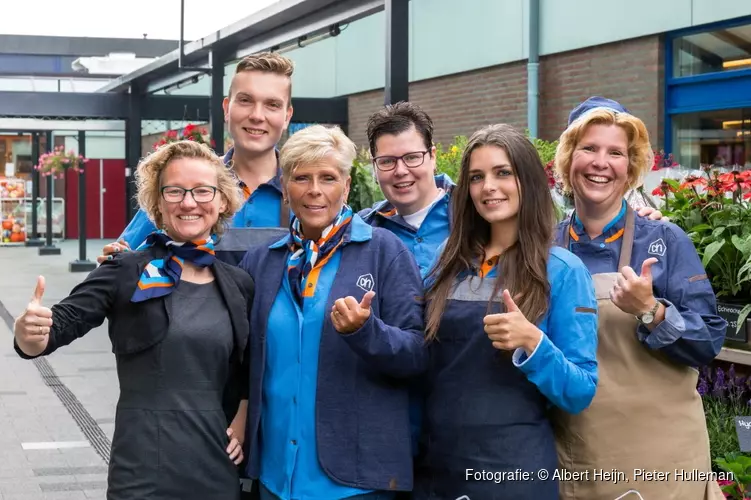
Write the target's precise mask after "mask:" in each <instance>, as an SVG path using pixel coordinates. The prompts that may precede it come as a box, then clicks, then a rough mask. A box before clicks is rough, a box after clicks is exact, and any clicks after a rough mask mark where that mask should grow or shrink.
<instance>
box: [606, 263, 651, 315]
mask: <svg viewBox="0 0 751 500" xmlns="http://www.w3.org/2000/svg"><path fill="white" fill-rule="evenodd" d="M656 262H658V260H657V259H656V258H654V257H650V258H649V259H647V260H645V261H644V262H643V263H642V265H641V275H640V276H638V275H637V274H636V272H634V270H633V269H631V268H630V267H629V266H626V267H624V268H623V269H621V272H620V273H618V277H617V278H616V283H615V285H613V288H612V289H611V290H610V300H612V301H613V303H614V304H615V305H616V306H618V308H620V309H621V310H622V311H623V312H625V313H628V314H633V315H635V316H638V315H641V314H644V313H645V312H647V311H650V310H651V309H652V308H653V307H654V305H655V303H656V302H657V299H655V297H654V294H653V292H652V266H653V265H654V264H655V263H656Z"/></svg>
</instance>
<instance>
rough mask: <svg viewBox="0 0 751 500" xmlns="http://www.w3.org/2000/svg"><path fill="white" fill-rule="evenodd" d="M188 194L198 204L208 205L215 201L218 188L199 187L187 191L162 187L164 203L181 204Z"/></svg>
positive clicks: (172, 187)
mask: <svg viewBox="0 0 751 500" xmlns="http://www.w3.org/2000/svg"><path fill="white" fill-rule="evenodd" d="M187 193H190V195H191V196H192V197H193V199H194V200H195V202H196V203H208V202H210V201H214V197H215V196H216V187H214V186H197V187H194V188H193V189H185V188H181V187H179V186H163V187H162V198H164V201H166V202H167V203H180V202H182V201H183V200H184V199H185V195H186V194H187Z"/></svg>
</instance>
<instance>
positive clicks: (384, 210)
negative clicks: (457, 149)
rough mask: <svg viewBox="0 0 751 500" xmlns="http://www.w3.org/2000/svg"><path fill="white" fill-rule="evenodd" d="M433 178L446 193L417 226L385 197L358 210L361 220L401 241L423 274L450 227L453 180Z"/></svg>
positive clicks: (427, 269) (426, 271)
mask: <svg viewBox="0 0 751 500" xmlns="http://www.w3.org/2000/svg"><path fill="white" fill-rule="evenodd" d="M435 180H436V185H437V186H438V187H439V188H442V189H443V190H444V191H446V193H445V194H444V195H443V196H442V197H441V198H440V199H439V200H438V201H436V202H434V203H433V205H432V206H431V207H430V209H429V211H428V215H427V216H426V217H425V220H423V222H422V224H421V225H420V227H419V228H415V227H413V226H411V225H410V224H409V223H407V221H405V220H404V218H403V217H402V216H401V215H399V214H397V213H396V209H395V208H394V206H393V205H392V204H391V203H389V202H388V200H384V201H380V202H378V203H376V204H375V205H373V207H372V208H368V209H365V210H362V211H361V212H360V216H361V217H362V218H363V220H365V222H367V223H368V224H370V225H371V226H374V227H382V228H384V229H388V230H389V231H391V232H392V233H394V234H395V235H397V236H398V237H399V239H400V240H402V243H404V244H405V245H406V246H407V248H408V249H409V251H410V252H411V253H412V255H414V257H415V260H416V261H417V265H418V267H419V268H420V274H422V276H423V277H425V275H426V274H427V273H428V271H429V269H430V265H431V263H432V262H433V258H434V257H435V254H436V251H437V250H438V247H439V246H440V245H441V244H442V243H443V242H444V241H445V240H446V238H447V237H448V235H449V230H450V228H451V227H450V222H451V213H450V211H449V206H450V201H451V191H452V190H453V188H454V183H453V182H452V181H451V178H450V177H448V176H447V175H446V174H441V175H437V176H436V177H435Z"/></svg>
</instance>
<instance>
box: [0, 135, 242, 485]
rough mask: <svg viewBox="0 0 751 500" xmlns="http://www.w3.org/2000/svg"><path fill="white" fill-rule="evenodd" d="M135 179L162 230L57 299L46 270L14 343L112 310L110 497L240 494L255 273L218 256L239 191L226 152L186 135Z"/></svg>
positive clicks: (51, 347) (23, 349)
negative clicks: (115, 388)
mask: <svg viewBox="0 0 751 500" xmlns="http://www.w3.org/2000/svg"><path fill="white" fill-rule="evenodd" d="M136 178H137V182H138V201H139V204H140V205H141V208H143V209H144V211H146V212H147V213H148V214H149V216H150V217H151V218H152V220H153V221H154V223H155V225H156V226H157V227H159V228H161V229H160V230H159V231H157V232H154V233H152V234H151V235H149V237H148V238H147V239H146V242H145V243H144V244H142V245H141V246H140V247H139V248H138V249H137V250H136V251H134V252H127V253H122V254H118V255H116V256H115V257H114V259H112V260H107V261H105V262H103V263H102V265H101V266H100V267H99V268H98V269H96V270H94V271H93V272H92V273H91V274H89V276H88V277H87V278H86V279H85V280H84V281H83V282H82V283H80V284H79V285H77V286H76V287H75V288H74V289H73V291H72V292H71V294H70V295H69V296H68V297H66V298H65V299H63V300H62V301H61V302H60V303H58V304H56V305H54V306H52V308H51V309H48V308H47V307H45V306H43V305H42V295H43V293H44V286H45V285H44V278H43V277H41V276H40V277H39V280H38V282H37V286H36V290H35V292H34V295H33V297H32V299H31V301H30V303H29V305H28V307H27V308H26V310H25V311H24V313H23V314H22V315H21V316H19V317H18V318H17V319H16V322H15V327H14V332H15V348H16V351H17V353H18V354H19V355H20V356H21V357H23V358H25V359H32V358H35V357H38V356H46V355H49V354H52V353H53V352H55V351H56V350H57V349H59V348H60V347H63V346H66V345H68V344H70V343H71V342H73V341H74V340H76V339H77V338H79V337H82V336H83V335H85V334H86V333H88V332H89V331H90V330H92V329H93V328H96V327H98V326H99V325H101V324H102V323H103V322H104V320H105V319H107V320H108V327H109V336H110V339H111V341H112V347H113V352H114V354H115V359H116V361H117V373H118V381H119V384H120V398H119V400H118V404H117V413H116V417H115V433H114V437H113V440H112V450H111V454H110V463H109V476H108V489H107V499H108V500H142V499H144V498H149V499H154V500H158V499H164V500H166V499H178V498H179V499H182V500H191V499H194V500H214V499H215V500H227V499H237V498H239V495H240V488H239V475H238V469H237V465H238V464H239V463H240V462H242V460H243V452H242V443H243V440H244V435H245V418H246V412H247V399H248V394H247V393H248V389H247V386H248V383H247V380H248V372H249V367H248V366H247V363H248V357H249V352H248V346H249V345H250V344H249V342H248V337H249V324H248V312H249V308H250V304H251V303H252V300H253V296H254V284H253V281H252V279H251V278H250V276H248V275H247V274H246V273H245V272H243V271H242V270H240V269H238V268H236V267H232V266H230V265H229V264H225V263H223V262H221V261H218V260H217V259H216V258H215V255H214V242H215V238H216V235H218V234H220V233H221V232H222V229H223V226H224V225H225V224H226V222H227V221H228V220H230V219H231V218H232V216H233V215H234V213H235V212H236V211H237V209H238V207H239V205H240V195H239V191H238V188H237V185H236V183H235V182H234V180H233V179H232V178H231V177H230V174H229V172H228V171H227V169H226V167H224V165H223V164H222V161H221V159H219V158H218V157H217V156H216V155H215V154H214V153H213V152H212V151H211V150H210V149H209V148H208V147H206V146H204V145H201V144H198V143H195V142H191V141H181V142H176V143H172V144H168V145H165V146H163V147H161V148H160V149H158V150H157V151H155V152H154V153H152V154H151V155H149V156H148V157H147V158H146V159H144V160H143V161H142V162H141V164H140V165H139V166H138V170H137V173H136Z"/></svg>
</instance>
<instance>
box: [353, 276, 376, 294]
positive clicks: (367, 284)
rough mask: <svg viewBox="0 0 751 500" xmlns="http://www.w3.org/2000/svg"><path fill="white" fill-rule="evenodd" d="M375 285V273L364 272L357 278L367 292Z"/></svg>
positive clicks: (360, 285) (358, 284) (359, 284)
mask: <svg viewBox="0 0 751 500" xmlns="http://www.w3.org/2000/svg"><path fill="white" fill-rule="evenodd" d="M373 285H375V280H374V279H373V275H372V274H370V273H368V274H363V275H362V276H360V277H359V278H357V286H359V287H360V288H362V289H363V290H365V291H366V292H369V291H371V290H372V289H373Z"/></svg>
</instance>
